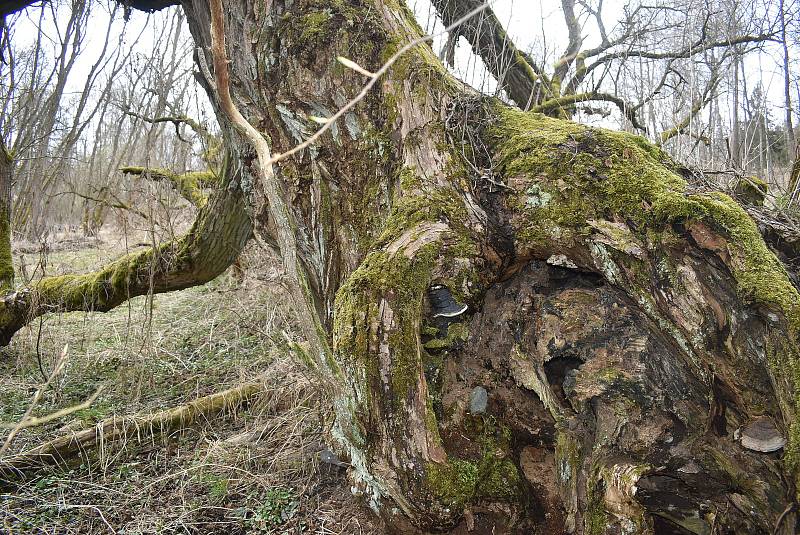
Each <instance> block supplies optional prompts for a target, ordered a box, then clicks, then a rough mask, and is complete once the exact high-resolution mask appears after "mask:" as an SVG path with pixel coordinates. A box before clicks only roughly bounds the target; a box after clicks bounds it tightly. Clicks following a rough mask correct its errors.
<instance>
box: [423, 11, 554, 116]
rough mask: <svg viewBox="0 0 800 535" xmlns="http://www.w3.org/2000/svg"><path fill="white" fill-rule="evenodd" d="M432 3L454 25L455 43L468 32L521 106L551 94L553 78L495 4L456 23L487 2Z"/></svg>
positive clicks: (446, 22)
mask: <svg viewBox="0 0 800 535" xmlns="http://www.w3.org/2000/svg"><path fill="white" fill-rule="evenodd" d="M432 3H433V6H434V7H435V8H436V11H437V12H438V13H439V16H440V17H441V19H442V22H443V24H444V25H445V26H448V27H453V29H452V31H451V35H450V38H451V41H452V42H453V44H455V41H456V40H457V39H458V36H464V37H465V38H466V39H467V41H468V42H469V44H470V46H471V47H472V50H473V52H474V53H475V54H477V55H478V56H480V57H481V59H483V63H484V64H485V65H486V67H487V68H488V69H489V72H491V73H492V75H493V76H494V77H495V79H496V80H497V82H498V84H499V86H500V88H502V89H503V90H505V91H506V93H508V96H509V97H510V98H511V100H512V101H513V102H514V103H515V104H516V105H517V106H519V107H520V108H521V109H523V110H525V109H528V108H529V107H530V106H531V104H534V105H535V104H538V103H539V102H540V101H541V99H542V98H543V97H546V96H550V94H549V91H550V80H549V78H548V77H547V76H546V75H545V73H544V71H543V69H542V68H541V67H540V66H538V65H537V64H536V63H535V62H534V61H533V59H532V58H531V57H530V56H529V55H528V54H526V53H525V52H523V51H522V50H520V49H519V48H518V47H517V46H516V45H515V44H514V42H513V41H512V40H511V38H510V37H509V36H508V34H507V33H506V31H505V29H504V28H503V25H502V23H501V22H500V21H499V20H498V18H497V16H496V15H495V13H494V11H493V10H492V9H491V8H486V9H485V12H484V13H483V14H481V15H480V16H479V17H475V18H471V19H468V20H466V21H464V22H463V23H462V24H460V25H457V24H455V23H456V22H457V21H458V20H459V19H463V18H464V17H465V16H466V15H468V14H469V13H470V12H472V11H474V10H475V9H478V8H480V7H481V6H482V5H484V4H485V2H484V1H483V0H433V2H432ZM537 89H538V91H539V93H540V95H539V97H538V98H537V97H536V96H535V95H536V92H537ZM542 93H546V94H542Z"/></svg>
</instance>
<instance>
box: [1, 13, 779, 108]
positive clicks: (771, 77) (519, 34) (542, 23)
mask: <svg viewBox="0 0 800 535" xmlns="http://www.w3.org/2000/svg"><path fill="white" fill-rule="evenodd" d="M766 1H772V2H777V0H766ZM408 2H409V5H410V7H411V8H412V9H414V11H415V13H417V15H418V17H419V18H420V22H421V23H422V25H423V27H426V28H427V29H428V30H429V31H431V32H432V33H433V32H438V31H441V29H442V26H441V25H440V24H435V23H434V22H435V16H434V10H433V8H431V7H430V2H429V0H408ZM625 3H626V2H624V1H623V0H605V2H604V20H605V21H606V27H607V29H608V30H609V32H611V29H612V27H613V25H614V23H615V21H617V20H619V19H620V18H621V16H622V9H623V6H624V5H625ZM113 5H114V4H113V0H103V1H102V2H101V1H97V0H95V7H94V15H93V17H94V18H93V20H92V24H91V27H90V33H89V39H90V43H89V44H88V46H87V47H86V53H85V54H84V55H83V56H82V57H81V60H80V64H79V65H77V66H76V68H75V70H74V73H73V77H72V81H71V85H72V84H74V86H75V87H80V86H82V85H83V81H84V79H85V77H86V72H87V70H88V68H89V66H90V65H91V64H92V63H93V62H94V60H95V57H94V56H95V55H96V54H97V52H98V49H99V48H100V46H101V45H102V38H103V34H104V32H105V28H106V25H107V23H108V18H109V13H110V11H111V6H113ZM492 7H493V9H494V10H495V12H496V13H497V15H498V18H499V19H500V20H501V21H503V22H505V23H506V24H507V29H508V32H509V34H510V35H511V36H512V38H513V39H514V40H515V42H516V43H517V44H518V46H520V47H521V48H525V49H527V48H533V49H534V50H537V51H541V50H547V51H548V53H549V54H550V55H551V56H552V55H553V54H558V53H559V52H560V51H561V50H563V48H564V47H565V45H566V28H565V26H564V22H563V15H562V12H561V2H560V0H541V1H531V0H495V2H494V3H493V4H492ZM29 11H30V13H29V14H28V15H27V20H22V21H20V23H19V24H18V25H17V28H16V33H15V35H14V38H15V42H17V43H18V44H22V43H23V42H33V40H34V39H35V37H36V33H37V31H38V30H37V27H36V21H37V17H38V10H37V9H30V10H29ZM67 11H68V9H63V8H62V9H60V10H59V13H60V14H61V15H62V16H64V17H66V16H67V15H68V13H67ZM119 11H120V10H118V13H119ZM165 16H167V15H166V13H165V12H163V11H162V12H159V13H156V14H153V15H149V16H148V15H145V14H143V13H141V12H136V11H134V12H133V13H132V16H131V18H130V21H129V22H128V27H127V30H126V35H127V36H128V37H127V41H128V42H130V41H131V39H132V38H133V37H134V36H136V35H138V34H139V32H140V30H141V28H142V27H144V29H145V32H144V34H143V36H142V39H141V41H140V43H139V45H138V46H139V47H141V48H142V50H143V51H145V52H146V51H147V49H148V47H149V48H152V42H153V41H154V38H155V37H154V35H155V34H154V32H157V31H159V28H160V27H161V24H159V20H160V19H161V18H162V17H165ZM62 24H63V22H62ZM122 28H123V22H122V20H121V17H118V19H117V21H116V22H115V23H114V33H115V34H118V33H119V32H121V31H122ZM45 34H53V24H52V21H50V22H49V23H48V24H46V25H45ZM584 35H585V37H586V41H585V46H588V45H590V44H592V43H593V42H596V41H597V40H598V39H599V37H598V35H597V32H596V29H595V28H594V27H593V26H592V25H587V26H586V27H585V29H584ZM441 45H442V39H441V38H439V39H436V40H435V42H434V45H433V46H434V49H435V50H437V51H438V50H439V49H440V48H441ZM534 57H537V56H536V55H535V56H534ZM777 58H778V55H777V47H775V50H774V51H773V54H771V55H766V54H762V55H759V56H755V55H754V56H752V57H751V58H750V59H749V63H748V67H747V69H748V72H752V73H753V77H752V79H748V82H749V84H750V87H751V88H752V87H753V86H754V85H755V82H756V80H758V79H760V80H761V81H762V83H763V86H764V87H765V88H766V89H767V92H768V95H769V97H770V100H771V101H772V102H773V103H774V104H775V105H776V106H780V103H781V102H782V98H783V97H782V91H783V89H782V80H783V79H782V74H781V72H780V70H779V68H778V65H777V63H776V60H777ZM456 63H457V69H456V71H457V73H456V74H457V75H459V76H460V77H461V78H462V79H463V80H464V81H466V82H468V83H470V84H472V85H474V86H475V87H477V88H478V89H481V90H483V91H486V92H492V91H493V90H494V82H493V81H492V80H491V77H490V76H488V75H486V74H485V72H484V71H483V69H482V67H481V62H480V60H479V59H477V58H475V57H474V56H473V55H472V54H471V53H470V51H469V47H468V46H466V45H465V44H464V42H463V40H462V43H461V44H460V46H459V48H458V49H457V56H456ZM549 63H552V61H550V62H549ZM190 111H191V110H190ZM195 111H197V112H198V114H200V113H202V112H204V111H206V110H200V109H198V110H195ZM776 111H777V110H776ZM774 115H776V116H778V117H779V116H780V113H779V112H778V113H775V114H774Z"/></svg>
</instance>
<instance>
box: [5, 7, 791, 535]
mask: <svg viewBox="0 0 800 535" xmlns="http://www.w3.org/2000/svg"><path fill="white" fill-rule="evenodd" d="M168 3H170V2H157V1H151V2H146V1H141V2H137V1H133V2H129V5H130V6H131V7H132V8H136V9H156V8H160V7H164V6H165V5H167V4H168ZM12 4H14V3H13V2H11V3H9V2H0V7H2V11H3V12H9V11H10V10H11V9H12V8H14V7H19V4H17V6H14V5H12ZM180 4H181V7H182V8H183V9H184V10H185V12H186V15H187V18H188V20H189V23H190V29H191V32H192V35H193V37H194V39H195V42H196V63H197V66H198V72H199V75H198V77H199V79H200V81H201V83H202V84H203V86H204V87H205V89H206V91H207V92H208V94H209V96H210V98H211V101H212V102H213V103H214V106H215V108H216V111H217V116H218V118H219V120H220V123H221V124H222V125H223V130H224V136H225V144H226V148H227V151H228V156H227V157H226V164H225V166H224V169H223V171H224V177H223V186H222V187H220V188H219V189H217V191H216V192H215V193H213V195H212V197H211V198H210V199H209V201H208V202H207V203H206V204H205V205H204V207H203V208H202V210H201V212H200V216H199V218H198V222H197V223H196V224H195V226H194V227H193V228H192V230H191V232H190V233H189V234H188V235H187V236H185V237H184V238H182V239H181V240H180V241H179V242H177V243H171V244H164V245H163V246H161V248H159V249H156V250H153V251H148V252H146V253H141V254H139V255H138V256H129V257H125V258H123V259H121V260H119V261H117V262H116V263H114V264H112V265H111V266H107V267H105V268H102V269H100V270H98V271H97V272H96V273H94V274H90V275H85V276H81V277H66V278H60V279H45V280H44V281H42V282H41V283H40V284H39V285H37V286H35V287H31V288H23V289H19V290H18V291H16V292H14V293H11V294H9V295H8V296H7V297H6V298H5V300H4V301H3V306H4V309H3V310H2V316H1V317H2V321H3V323H4V328H5V330H4V333H5V338H7V339H8V338H10V337H11V336H12V335H13V332H14V331H15V330H16V329H18V328H19V326H21V325H22V324H24V323H25V322H26V321H27V320H28V319H29V318H30V317H32V316H34V315H36V314H41V313H44V312H47V311H51V310H69V309H81V308H94V309H98V310H104V309H108V308H110V307H112V306H115V305H116V304H117V303H119V302H122V301H123V300H124V299H126V298H128V296H130V295H135V294H138V293H142V292H144V291H147V287H148V285H149V284H150V283H149V281H150V280H151V277H152V280H153V281H154V286H155V288H154V289H155V291H165V290H169V289H174V288H179V287H185V286H188V285H191V284H196V283H198V282H201V281H202V280H205V279H207V278H208V277H211V276H214V275H215V274H216V273H218V272H219V271H220V270H221V269H224V267H225V265H227V263H229V262H230V261H231V259H232V258H234V257H235V254H236V253H237V252H238V251H239V249H241V247H242V245H243V243H244V242H245V241H246V240H247V238H248V236H249V234H250V222H251V221H252V222H254V224H253V227H254V229H255V232H256V234H257V235H260V236H261V237H262V238H263V239H264V241H266V242H267V243H270V244H272V245H274V246H275V247H276V248H278V249H279V250H280V252H281V254H282V257H283V259H284V262H285V265H286V269H287V272H288V273H289V275H290V278H291V279H292V280H293V281H294V283H295V287H294V301H295V308H296V311H297V316H298V318H299V319H300V324H301V326H302V337H303V338H304V342H303V343H300V344H298V345H297V351H298V353H299V354H301V355H302V356H303V357H304V358H305V360H306V361H307V363H308V364H309V365H310V366H312V367H314V368H315V369H316V370H317V371H318V372H319V377H320V382H321V383H323V384H324V386H325V388H326V389H327V390H328V391H329V392H330V399H331V400H332V406H331V417H330V422H329V427H328V434H329V435H328V436H329V439H330V441H331V445H332V447H333V448H334V449H336V450H337V451H338V453H339V454H340V455H341V456H342V458H344V459H346V460H347V461H348V462H349V463H350V465H351V468H350V470H349V477H350V478H351V482H352V489H353V492H355V493H357V494H359V495H361V496H363V499H364V501H365V502H366V503H367V504H368V505H369V506H370V507H372V508H373V509H374V510H375V511H376V512H378V513H379V514H380V515H381V516H382V517H383V518H384V519H385V520H386V522H387V524H388V525H390V526H392V527H393V528H395V529H396V530H398V531H400V532H415V531H422V532H432V531H447V530H452V529H460V530H464V529H472V530H474V532H476V533H490V532H495V533H497V532H503V531H519V532H526V533H551V534H556V533H558V534H560V533H581V534H599V533H609V534H611V533H656V534H658V533H661V534H667V533H695V534H711V533H742V534H744V533H773V531H774V532H777V533H794V530H795V525H796V518H797V514H796V509H795V505H794V504H795V503H796V499H797V483H798V475H800V427H798V425H797V411H798V393H797V388H796V387H797V381H798V380H800V376H798V373H800V360H798V359H799V358H800V354H799V353H798V334H799V331H800V299H799V298H798V292H797V290H796V289H795V287H794V286H793V285H792V283H791V282H790V279H789V276H788V275H787V272H786V270H785V268H784V266H783V265H782V264H781V262H780V261H779V260H778V259H777V258H776V256H775V255H774V254H773V253H772V252H771V251H770V250H769V249H768V247H767V246H766V245H765V242H764V241H763V240H762V238H761V235H760V234H759V231H758V228H757V227H756V225H755V224H754V222H753V221H752V220H751V219H750V217H749V216H748V215H747V213H746V212H745V211H743V210H742V209H741V208H740V207H739V205H738V204H737V203H736V202H734V201H733V200H732V199H731V198H729V197H728V196H726V195H723V194H721V193H716V192H713V191H706V190H702V189H699V188H695V187H692V186H690V185H688V184H687V182H686V181H685V179H684V177H683V176H682V174H683V173H684V172H683V171H682V169H680V168H679V167H678V166H676V164H674V163H673V162H672V161H671V160H670V159H669V158H668V157H667V156H666V155H665V154H664V153H663V152H661V151H660V150H659V149H658V148H656V147H654V146H653V145H650V144H649V143H647V142H646V141H644V140H643V139H641V138H639V137H636V136H633V135H629V134H625V133H619V132H611V131H607V130H601V129H594V128H588V127H585V126H581V125H578V124H575V123H573V122H570V121H568V120H563V119H555V118H549V117H546V116H543V115H541V114H536V113H526V112H521V111H519V110H518V109H516V108H513V107H509V106H507V105H504V104H502V103H500V102H499V101H496V100H492V99H488V98H485V97H482V96H480V95H478V94H476V93H475V92H474V91H472V90H470V89H469V88H467V87H465V86H464V85H463V84H462V83H460V82H459V81H458V80H456V79H454V78H453V77H452V76H450V75H449V74H448V71H447V70H446V69H445V68H443V66H442V64H441V63H440V62H439V60H438V59H437V57H436V55H435V54H434V53H433V52H432V51H431V49H430V48H429V47H428V46H426V45H425V44H416V45H414V46H412V47H410V48H409V50H407V51H406V52H405V53H404V54H402V55H400V56H399V57H398V58H397V60H396V61H395V62H394V63H393V64H392V65H391V67H390V68H388V69H387V70H386V72H385V74H384V75H383V76H382V77H380V79H378V80H377V82H376V83H375V84H374V87H372V88H371V89H370V90H369V91H367V92H366V96H365V97H364V98H363V99H362V100H360V101H359V102H358V103H357V104H356V105H355V106H353V107H351V108H349V109H347V111H346V112H344V113H342V114H341V115H342V116H341V117H340V118H339V119H337V120H336V121H335V122H329V123H328V124H329V125H330V128H329V129H328V130H327V131H326V132H325V133H324V134H322V135H321V136H320V137H319V139H317V140H315V142H314V143H313V144H310V145H308V146H306V147H304V148H303V149H302V150H299V151H296V152H294V153H292V154H289V155H287V154H285V153H286V152H288V151H290V150H291V149H293V148H295V147H297V145H298V143H300V142H302V141H304V140H306V139H307V138H308V137H309V136H310V134H311V133H312V132H313V131H314V130H316V129H318V128H319V127H320V126H319V124H318V122H319V121H320V120H321V119H319V118H320V117H331V116H332V115H333V114H334V113H336V112H337V110H341V109H342V108H343V107H344V106H345V105H346V104H347V103H348V101H349V100H351V99H353V98H354V97H355V96H356V95H357V94H359V92H361V91H362V88H363V87H364V84H365V82H366V81H367V80H369V79H370V78H369V75H370V73H371V72H375V71H378V70H379V69H380V68H381V66H382V65H384V64H385V62H386V61H387V60H389V59H390V58H392V57H393V55H395V53H396V52H398V51H399V50H400V49H401V48H402V47H404V45H407V44H408V43H411V42H413V41H414V40H415V39H417V38H419V37H420V35H421V30H420V28H419V26H418V25H417V23H416V22H415V21H414V18H413V16H412V14H411V13H410V12H409V10H408V9H407V8H406V6H405V5H404V3H403V2H402V1H401V0H264V1H262V0H254V1H250V0H231V1H226V2H224V5H222V4H221V2H220V1H219V0H212V1H211V2H210V3H208V2H207V0H186V1H183V2H181V3H180ZM337 56H343V57H346V58H349V59H350V60H351V62H352V63H355V64H357V65H358V66H360V68H351V67H353V65H352V63H351V62H347V61H345V62H344V64H343V63H341V62H337V61H336V57H337ZM347 65H350V67H348V66H347ZM313 118H316V121H317V122H315V120H314V119H313ZM323 122H324V120H323ZM279 155H283V156H279ZM243 206H246V207H247V211H246V212H247V213H248V214H249V216H250V217H249V218H248V217H243V216H242V215H241V214H242V213H243V212H245V211H244V210H242V207H243ZM433 284H441V285H445V286H446V287H447V288H448V289H449V290H450V291H451V292H452V294H453V296H454V298H455V299H456V300H457V301H458V302H460V303H464V304H467V305H468V306H469V309H468V311H467V312H466V313H465V314H462V315H460V316H457V317H455V318H451V319H450V320H449V321H447V322H445V321H442V319H441V318H434V317H433V316H434V314H433V312H432V310H431V304H430V302H429V301H430V300H429V298H428V294H429V288H430V287H431V285H433ZM459 526H460V527H459ZM493 530H494V531H493Z"/></svg>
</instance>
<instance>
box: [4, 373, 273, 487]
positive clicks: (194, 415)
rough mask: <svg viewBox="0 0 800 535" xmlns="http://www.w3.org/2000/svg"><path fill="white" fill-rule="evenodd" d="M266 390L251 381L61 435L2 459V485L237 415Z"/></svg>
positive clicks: (259, 383)
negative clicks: (122, 446) (95, 452)
mask: <svg viewBox="0 0 800 535" xmlns="http://www.w3.org/2000/svg"><path fill="white" fill-rule="evenodd" d="M264 391H265V387H264V384H263V383H262V382H260V381H257V382H249V383H245V384H243V385H241V386H238V387H236V388H231V389H229V390H224V391H222V392H217V393H215V394H211V395H209V396H205V397H201V398H198V399H196V400H194V401H191V402H189V403H187V404H185V405H180V406H178V407H174V408H171V409H167V410H163V411H159V412H157V413H155V414H151V415H147V416H126V417H121V418H120V417H111V418H108V419H106V420H103V421H102V422H99V423H98V424H97V425H95V426H94V427H92V428H89V429H84V430H82V431H78V432H75V433H71V434H69V435H63V436H60V437H58V438H55V439H53V440H50V441H48V442H45V443H44V444H41V445H39V446H37V447H35V448H33V449H31V450H29V451H26V452H24V453H20V454H17V455H14V456H10V457H7V458H5V459H0V486H3V485H5V484H7V483H10V482H11V481H13V480H17V479H20V478H22V477H23V476H24V475H25V474H26V473H29V472H31V471H33V470H36V469H39V468H43V467H46V466H57V465H60V464H64V463H66V462H68V461H70V460H72V459H75V458H77V457H80V456H81V455H82V454H84V453H85V452H87V451H89V450H93V449H97V448H99V449H101V450H102V449H103V448H105V447H107V446H108V445H110V444H113V443H118V442H122V441H129V442H132V443H134V444H142V443H144V442H145V441H147V440H153V439H155V437H157V436H167V435H169V434H171V433H173V432H175V431H177V430H180V429H183V428H186V427H189V426H191V425H193V424H195V423H197V422H198V421H200V420H208V419H211V418H214V417H216V416H219V415H222V414H225V413H235V412H236V411H238V410H239V409H240V408H241V407H243V406H244V405H245V404H247V403H248V402H249V401H250V400H251V399H253V397H255V396H257V395H258V394H261V393H262V392H264Z"/></svg>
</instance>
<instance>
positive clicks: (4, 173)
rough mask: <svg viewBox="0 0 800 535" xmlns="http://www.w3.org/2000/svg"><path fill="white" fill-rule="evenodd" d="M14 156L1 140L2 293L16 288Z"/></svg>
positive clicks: (0, 263)
mask: <svg viewBox="0 0 800 535" xmlns="http://www.w3.org/2000/svg"><path fill="white" fill-rule="evenodd" d="M13 173H14V156H13V155H12V154H10V153H9V151H8V149H7V148H6V146H5V144H4V143H3V140H2V139H0V291H8V290H9V289H10V288H13V287H14V260H13V258H12V257H11V183H12V180H13Z"/></svg>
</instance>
